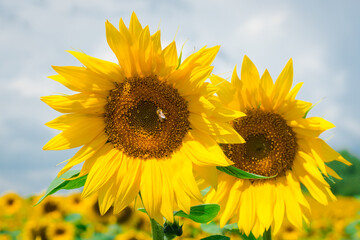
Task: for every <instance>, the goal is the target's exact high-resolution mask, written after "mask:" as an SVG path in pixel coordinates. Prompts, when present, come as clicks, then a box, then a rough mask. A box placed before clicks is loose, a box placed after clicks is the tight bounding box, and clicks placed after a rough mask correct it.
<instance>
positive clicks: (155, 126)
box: [128, 101, 161, 134]
mask: <svg viewBox="0 0 360 240" xmlns="http://www.w3.org/2000/svg"><path fill="white" fill-rule="evenodd" d="M157 111H158V109H157V107H156V105H155V103H153V102H149V101H140V102H138V104H137V105H136V106H134V107H132V108H131V109H130V110H129V112H128V114H129V119H128V121H129V125H130V126H132V127H133V128H136V129H139V130H140V131H143V132H144V134H146V133H148V134H155V132H156V131H157V130H159V129H160V125H161V122H160V118H159V115H158V113H157Z"/></svg>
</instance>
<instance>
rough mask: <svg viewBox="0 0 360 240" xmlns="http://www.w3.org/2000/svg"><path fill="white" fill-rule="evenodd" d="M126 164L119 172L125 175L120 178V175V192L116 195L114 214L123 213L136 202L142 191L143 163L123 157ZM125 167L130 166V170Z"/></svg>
mask: <svg viewBox="0 0 360 240" xmlns="http://www.w3.org/2000/svg"><path fill="white" fill-rule="evenodd" d="M122 161H123V162H124V163H123V164H122V165H121V166H120V167H121V168H122V169H121V170H119V171H122V173H123V174H124V175H123V176H122V177H120V178H119V173H118V183H119V185H118V190H117V195H116V202H115V206H114V212H115V213H119V212H121V211H122V210H123V209H124V208H125V207H126V206H128V205H129V204H130V203H131V202H133V201H134V199H135V198H136V196H137V195H138V194H139V190H140V179H141V177H142V176H141V174H142V161H141V160H139V159H132V158H128V157H127V156H125V155H124V156H123V159H122ZM124 165H128V169H125V168H124ZM121 175H122V174H121Z"/></svg>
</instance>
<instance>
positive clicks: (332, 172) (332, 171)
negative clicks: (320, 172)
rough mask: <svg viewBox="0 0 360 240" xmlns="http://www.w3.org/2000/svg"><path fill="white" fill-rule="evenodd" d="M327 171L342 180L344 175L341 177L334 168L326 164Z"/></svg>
mask: <svg viewBox="0 0 360 240" xmlns="http://www.w3.org/2000/svg"><path fill="white" fill-rule="evenodd" d="M325 168H326V172H327V173H328V174H330V175H331V176H332V177H334V178H336V179H339V180H341V179H342V177H340V176H339V175H338V174H337V173H336V172H335V171H334V170H333V169H332V168H330V167H328V166H326V165H325Z"/></svg>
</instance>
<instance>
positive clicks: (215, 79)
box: [210, 75, 235, 105]
mask: <svg viewBox="0 0 360 240" xmlns="http://www.w3.org/2000/svg"><path fill="white" fill-rule="evenodd" d="M210 81H211V82H212V83H213V84H214V85H215V86H216V87H217V91H216V93H217V95H218V97H219V99H220V101H221V102H222V103H223V104H224V105H228V104H229V103H230V102H231V101H233V99H234V94H235V88H234V87H233V86H232V84H231V83H230V82H228V81H227V80H225V79H223V78H221V77H219V76H216V75H212V76H211V77H210Z"/></svg>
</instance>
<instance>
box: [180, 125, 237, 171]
mask: <svg viewBox="0 0 360 240" xmlns="http://www.w3.org/2000/svg"><path fill="white" fill-rule="evenodd" d="M192 135H193V136H194V137H195V138H194V139H193V140H192V139H191V140H190V139H189V140H188V141H186V142H184V143H183V147H182V148H181V151H183V152H184V154H185V155H186V156H187V157H188V158H189V159H191V161H193V163H195V164H196V165H199V166H229V165H231V164H232V162H231V161H230V160H228V159H227V158H226V156H225V154H224V153H223V151H222V150H221V148H220V147H219V145H218V144H217V143H216V142H215V141H214V140H212V139H211V138H210V137H209V136H207V135H205V134H203V133H201V132H199V131H195V130H192Z"/></svg>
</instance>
